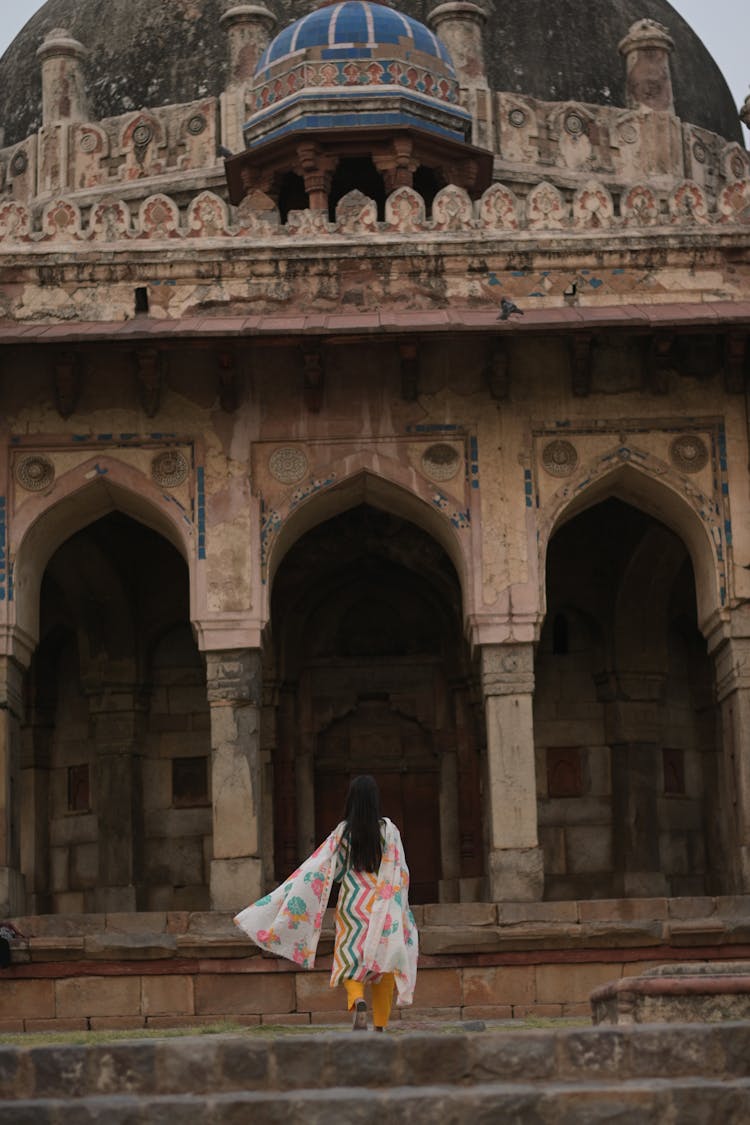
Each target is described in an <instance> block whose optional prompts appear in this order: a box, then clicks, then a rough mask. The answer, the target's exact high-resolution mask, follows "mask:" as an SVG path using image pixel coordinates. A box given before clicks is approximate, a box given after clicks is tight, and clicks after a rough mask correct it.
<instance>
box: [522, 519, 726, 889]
mask: <svg viewBox="0 0 750 1125" xmlns="http://www.w3.org/2000/svg"><path fill="white" fill-rule="evenodd" d="M715 731H716V712H715V703H714V693H713V672H712V666H711V662H710V659H709V657H708V653H707V649H706V642H705V640H704V638H703V636H702V635H701V632H700V630H699V628H698V617H697V606H696V585H695V577H694V573H693V566H692V562H691V558H690V554H689V552H688V550H687V547H686V545H685V544H684V542H683V541H682V540H681V539H679V538H678V536H677V535H675V534H674V532H673V531H671V530H670V529H669V528H668V527H666V526H665V525H664V524H663V523H661V522H659V521H658V520H656V519H654V518H653V516H651V515H648V514H646V513H645V512H643V511H640V510H639V509H637V508H635V507H633V506H632V505H629V504H625V503H624V502H622V501H621V500H619V499H614V498H609V499H606V500H603V501H602V502H600V503H599V504H597V505H595V506H593V507H591V508H588V509H587V510H585V511H584V512H582V513H581V514H579V515H577V516H575V517H574V518H572V519H571V520H570V521H568V522H567V523H565V524H564V525H563V526H562V527H561V528H560V529H559V530H558V531H557V533H556V534H555V535H554V537H553V538H552V540H551V542H550V545H549V551H548V556H547V617H546V621H545V626H544V629H543V631H542V636H541V640H540V644H539V649H538V653H537V662H536V696H535V738H536V754H537V776H538V778H539V785H540V791H539V828H540V839H541V842H542V846H543V848H544V852H545V872H546V886H545V893H546V896H547V897H548V898H555V899H559V898H591V897H621V896H629V895H633V896H643V895H645V896H648V895H655V894H659V895H661V894H671V895H701V894H710V893H715V892H716V891H717V890H719V889H720V888H721V887H722V885H723V881H724V872H723V855H724V849H723V847H722V842H721V840H720V839H719V830H718V827H717V826H718V824H719V823H720V818H719V815H718V813H719V810H718V807H717V795H716V794H717V773H718V767H717V744H716V733H715Z"/></svg>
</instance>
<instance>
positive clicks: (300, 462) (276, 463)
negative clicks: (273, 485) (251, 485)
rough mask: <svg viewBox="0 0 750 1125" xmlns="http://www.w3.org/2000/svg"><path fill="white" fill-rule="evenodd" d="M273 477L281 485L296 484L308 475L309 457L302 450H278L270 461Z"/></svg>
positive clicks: (285, 448) (284, 448)
mask: <svg viewBox="0 0 750 1125" xmlns="http://www.w3.org/2000/svg"><path fill="white" fill-rule="evenodd" d="M268 468H269V470H270V472H271V476H272V477H273V478H274V479H275V480H277V481H278V482H279V483H280V484H296V483H297V482H298V481H300V480H302V478H303V477H304V476H306V475H307V471H308V468H309V466H308V463H307V457H305V454H304V453H303V452H302V450H301V449H295V448H294V447H293V446H285V447H283V448H281V449H276V450H274V452H273V453H272V454H271V456H270V457H269V459H268Z"/></svg>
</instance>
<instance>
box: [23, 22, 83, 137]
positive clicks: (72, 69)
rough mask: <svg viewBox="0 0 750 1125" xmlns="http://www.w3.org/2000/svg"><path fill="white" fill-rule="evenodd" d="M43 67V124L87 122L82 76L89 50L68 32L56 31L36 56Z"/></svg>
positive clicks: (48, 37) (57, 28) (46, 38)
mask: <svg viewBox="0 0 750 1125" xmlns="http://www.w3.org/2000/svg"><path fill="white" fill-rule="evenodd" d="M36 55H37V58H38V59H39V60H40V62H41V64H42V122H43V124H44V125H52V124H55V123H56V122H58V121H88V120H90V116H89V104H88V98H87V96H86V83H85V80H84V75H83V59H84V58H85V55H86V48H85V47H84V46H83V44H82V43H79V42H78V40H77V39H74V38H73V36H72V35H71V34H70V32H69V31H67V30H66V29H65V28H62V27H56V28H55V29H54V31H50V32H49V34H48V35H47V36H46V37H45V40H44V42H43V43H42V45H41V47H40V48H39V50H38V51H37V53H36Z"/></svg>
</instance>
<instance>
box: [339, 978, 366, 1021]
mask: <svg viewBox="0 0 750 1125" xmlns="http://www.w3.org/2000/svg"><path fill="white" fill-rule="evenodd" d="M344 988H345V989H346V1006H347V1008H348V1009H349V1011H350V1012H351V1010H352V1009H354V1023H353V1024H352V1031H367V1004H365V986H364V983H363V982H362V981H361V980H345V981H344Z"/></svg>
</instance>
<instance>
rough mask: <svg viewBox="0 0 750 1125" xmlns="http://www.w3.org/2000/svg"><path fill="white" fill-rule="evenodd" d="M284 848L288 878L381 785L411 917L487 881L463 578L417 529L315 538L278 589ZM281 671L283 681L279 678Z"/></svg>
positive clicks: (354, 527) (361, 512)
mask: <svg viewBox="0 0 750 1125" xmlns="http://www.w3.org/2000/svg"><path fill="white" fill-rule="evenodd" d="M272 625H273V630H274V639H275V644H274V646H273V653H271V652H269V668H268V669H267V677H268V679H269V680H274V681H275V682H276V683H277V684H278V705H277V706H276V708H275V724H274V725H275V731H276V745H275V748H274V751H273V759H274V789H275V817H274V844H275V857H276V875H277V877H278V878H283V877H284V875H285V874H286V873H287V872H288V871H289V870H291V868H292V867H293V866H294V864H296V863H297V862H299V860H300V859H301V858H303V856H304V855H305V854H307V851H308V849H309V848H310V846H311V845H312V843H313V842H314V841H319V840H320V839H322V838H324V837H325V836H326V835H327V834H328V833H329V832H330V831H331V830H332V829H333V828H334V827H335V825H336V824H337V823H338V822H339V821H340V820H341V819H342V816H343V811H344V801H345V797H346V791H347V788H348V785H349V781H350V779H351V778H352V777H353V776H355V775H356V774H360V773H371V774H373V775H374V776H375V778H376V779H377V781H378V783H379V785H380V789H381V795H382V803H383V813H384V815H386V816H389V817H390V818H391V819H392V820H393V821H394V823H395V824H396V825H397V826H398V828H399V829H400V831H401V833H402V836H403V838H404V846H405V850H406V856H407V861H408V863H409V867H410V872H411V883H412V892H411V899H412V901H414V902H433V901H438V900H440V899H444V900H448V901H452V900H457V899H458V898H459V897H460V896H461V895H462V894H463V895H464V897H469V896H470V894H471V891H470V889H469V883H470V882H471V880H474V882H475V886H474V891H475V892H476V888H477V886H478V884H479V881H480V879H481V875H482V871H483V858H482V844H481V841H482V833H481V815H480V807H479V760H478V738H477V732H476V731H474V729H473V727H472V725H471V723H470V722H469V723H467V722H466V719H465V716H466V715H467V714H469V713H471V707H470V705H469V703H468V700H469V699H470V697H471V669H470V662H469V657H468V653H467V651H466V648H465V645H464V642H463V638H462V631H461V595H460V588H459V583H458V578H457V576H456V572H455V570H454V568H453V565H452V563H451V562H450V560H449V559H448V557H447V555H446V554H445V552H444V551H443V550H442V548H441V547H440V546H439V545H438V544H437V543H436V542H435V541H434V540H433V539H431V538H430V536H428V535H427V534H426V533H425V532H423V531H421V530H420V529H419V528H418V527H416V526H415V525H414V524H412V523H410V522H408V521H406V520H403V519H401V518H399V517H397V516H393V515H389V514H387V513H385V512H382V511H379V510H377V509H375V508H372V507H369V506H367V505H362V506H360V507H358V508H355V509H353V510H351V511H349V512H347V513H345V514H344V515H341V516H337V517H335V518H334V519H332V520H329V521H328V522H326V523H324V524H321V525H320V526H318V527H316V528H315V529H314V530H312V531H310V532H308V533H307V534H306V535H305V536H303V537H302V538H301V539H300V540H299V541H298V542H297V543H296V544H295V546H294V547H293V548H292V549H291V550H290V552H289V553H288V555H287V556H286V558H285V559H284V561H283V562H282V564H281V566H280V568H279V571H278V574H277V577H276V580H275V585H274V592H273V598H272ZM271 663H273V665H274V667H273V668H272V667H270V664H271Z"/></svg>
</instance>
